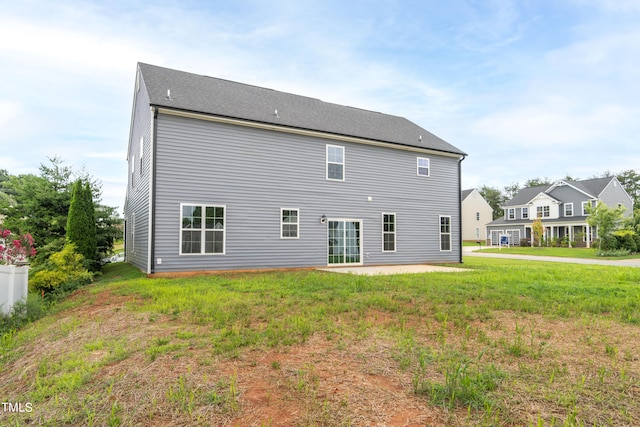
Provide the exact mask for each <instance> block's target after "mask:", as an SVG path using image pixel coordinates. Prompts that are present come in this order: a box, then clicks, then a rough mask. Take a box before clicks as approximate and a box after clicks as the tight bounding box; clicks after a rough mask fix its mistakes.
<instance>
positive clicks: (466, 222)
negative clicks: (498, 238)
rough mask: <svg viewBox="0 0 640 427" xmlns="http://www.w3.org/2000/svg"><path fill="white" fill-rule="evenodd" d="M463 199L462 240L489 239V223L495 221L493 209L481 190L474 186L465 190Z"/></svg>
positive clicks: (462, 195) (484, 240)
mask: <svg viewBox="0 0 640 427" xmlns="http://www.w3.org/2000/svg"><path fill="white" fill-rule="evenodd" d="M461 200H462V240H464V241H469V242H471V241H473V242H477V241H482V242H483V243H484V242H486V241H487V224H489V223H490V222H491V221H493V209H492V208H491V205H489V203H488V202H487V201H486V200H485V198H484V197H482V194H480V192H479V191H478V190H477V189H475V188H473V189H470V190H463V191H462V194H461Z"/></svg>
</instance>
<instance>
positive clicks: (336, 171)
mask: <svg viewBox="0 0 640 427" xmlns="http://www.w3.org/2000/svg"><path fill="white" fill-rule="evenodd" d="M327 179H330V180H332V181H344V147H341V146H339V145H327Z"/></svg>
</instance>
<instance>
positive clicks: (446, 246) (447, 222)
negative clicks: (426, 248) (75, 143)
mask: <svg viewBox="0 0 640 427" xmlns="http://www.w3.org/2000/svg"><path fill="white" fill-rule="evenodd" d="M440 250H441V251H450V250H451V217H450V216H441V217H440Z"/></svg>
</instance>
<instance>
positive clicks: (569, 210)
mask: <svg viewBox="0 0 640 427" xmlns="http://www.w3.org/2000/svg"><path fill="white" fill-rule="evenodd" d="M564 216H573V203H565V204H564Z"/></svg>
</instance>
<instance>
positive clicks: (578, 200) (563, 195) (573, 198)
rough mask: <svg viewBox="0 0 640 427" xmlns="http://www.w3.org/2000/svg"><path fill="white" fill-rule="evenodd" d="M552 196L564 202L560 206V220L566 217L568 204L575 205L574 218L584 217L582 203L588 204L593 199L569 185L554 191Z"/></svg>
mask: <svg viewBox="0 0 640 427" xmlns="http://www.w3.org/2000/svg"><path fill="white" fill-rule="evenodd" d="M550 196H551V197H554V198H556V199H558V200H562V203H561V204H560V218H564V217H565V215H564V206H565V205H566V204H568V203H573V217H582V216H583V215H582V202H588V201H589V200H590V199H591V198H590V197H589V196H587V195H586V194H585V193H583V192H581V191H578V190H576V189H575V188H573V187H571V186H568V185H562V186H560V187H557V188H555V189H553V191H551V193H550Z"/></svg>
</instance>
